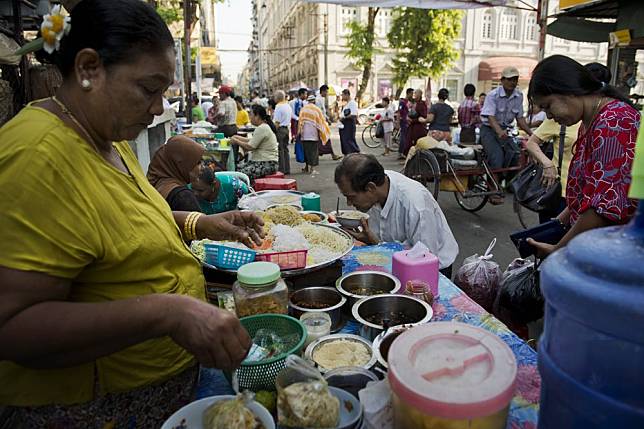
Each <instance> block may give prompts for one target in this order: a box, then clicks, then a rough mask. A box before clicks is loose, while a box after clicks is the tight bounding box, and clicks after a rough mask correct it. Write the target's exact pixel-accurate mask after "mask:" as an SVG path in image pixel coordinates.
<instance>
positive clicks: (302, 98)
mask: <svg viewBox="0 0 644 429" xmlns="http://www.w3.org/2000/svg"><path fill="white" fill-rule="evenodd" d="M308 96H309V91H308V89H306V88H300V89H299V90H298V91H297V97H295V98H294V99H293V100H291V102H290V103H289V104H290V105H291V110H292V111H293V114H292V116H291V137H292V139H293V141H295V138H296V137H297V121H298V119H299V117H300V110H302V107H304V105H305V104H306V99H307V97H308Z"/></svg>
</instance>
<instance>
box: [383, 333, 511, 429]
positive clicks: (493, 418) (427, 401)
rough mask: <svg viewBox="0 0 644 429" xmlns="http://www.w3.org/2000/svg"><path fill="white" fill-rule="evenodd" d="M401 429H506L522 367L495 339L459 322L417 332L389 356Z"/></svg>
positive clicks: (394, 346)
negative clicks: (518, 375)
mask: <svg viewBox="0 0 644 429" xmlns="http://www.w3.org/2000/svg"><path fill="white" fill-rule="evenodd" d="M388 365H389V373H388V377H389V384H390V385H391V390H392V392H393V398H394V401H393V402H394V421H395V425H394V426H395V428H396V429H403V428H404V429H407V428H433V427H440V428H445V429H447V428H449V429H460V428H463V429H464V428H477V429H504V428H505V426H506V421H507V417H508V411H509V408H510V401H511V400H512V397H513V396H514V389H515V383H516V376H517V363H516V359H515V357H514V354H513V353H512V350H510V348H509V347H508V346H507V345H506V344H505V343H504V342H503V340H501V339H500V338H499V337H497V336H496V335H494V334H492V333H491V332H488V331H486V330H484V329H481V328H478V327H475V326H471V325H466V324H464V323H458V322H431V323H428V324H426V325H421V326H416V327H414V328H412V329H410V330H408V331H406V332H404V333H402V334H401V335H400V336H399V337H398V338H396V339H395V340H394V342H393V343H392V345H391V347H390V349H389V356H388Z"/></svg>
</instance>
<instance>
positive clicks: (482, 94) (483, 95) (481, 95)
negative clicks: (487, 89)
mask: <svg viewBox="0 0 644 429" xmlns="http://www.w3.org/2000/svg"><path fill="white" fill-rule="evenodd" d="M479 97H487V94H485V93H484V92H482V93H480V94H479Z"/></svg>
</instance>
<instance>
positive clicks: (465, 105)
mask: <svg viewBox="0 0 644 429" xmlns="http://www.w3.org/2000/svg"><path fill="white" fill-rule="evenodd" d="M480 113H481V106H479V103H478V102H476V101H475V100H474V98H466V99H465V100H463V102H462V103H461V105H460V106H459V107H458V123H459V125H460V126H461V128H473V127H477V126H479V125H480V124H481V117H480Z"/></svg>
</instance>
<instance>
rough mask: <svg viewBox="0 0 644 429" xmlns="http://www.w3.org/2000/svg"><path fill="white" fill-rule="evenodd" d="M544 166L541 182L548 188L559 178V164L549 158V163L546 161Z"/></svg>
mask: <svg viewBox="0 0 644 429" xmlns="http://www.w3.org/2000/svg"><path fill="white" fill-rule="evenodd" d="M542 166H543V173H542V174H541V184H542V185H543V186H545V187H546V188H549V187H550V186H552V185H553V184H554V183H555V182H556V181H557V179H558V178H559V172H558V171H557V166H556V165H554V164H553V163H552V161H550V160H548V162H547V163H546V162H544V163H543V164H542Z"/></svg>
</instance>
